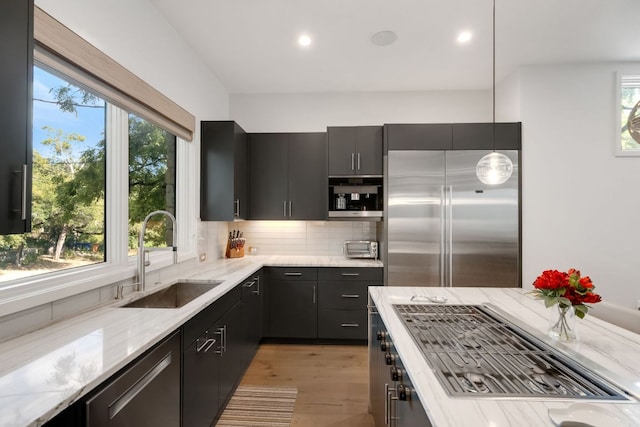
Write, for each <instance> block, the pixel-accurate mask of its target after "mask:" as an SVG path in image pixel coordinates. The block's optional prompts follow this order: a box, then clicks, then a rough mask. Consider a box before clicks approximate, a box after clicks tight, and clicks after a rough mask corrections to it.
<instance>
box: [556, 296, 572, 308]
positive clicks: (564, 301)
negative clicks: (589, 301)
mask: <svg viewBox="0 0 640 427" xmlns="http://www.w3.org/2000/svg"><path fill="white" fill-rule="evenodd" d="M558 303H560V304H561V305H564V306H566V307H571V301H569V299H568V298H565V297H558Z"/></svg>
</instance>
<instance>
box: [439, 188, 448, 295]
mask: <svg viewBox="0 0 640 427" xmlns="http://www.w3.org/2000/svg"><path fill="white" fill-rule="evenodd" d="M446 194H447V190H446V189H445V187H444V185H442V186H440V287H441V288H443V287H444V286H445V285H444V284H445V272H446V270H445V268H446V257H447V252H446V244H445V236H446V229H445V227H446V222H445V220H444V219H445V215H446V206H445V201H446Z"/></svg>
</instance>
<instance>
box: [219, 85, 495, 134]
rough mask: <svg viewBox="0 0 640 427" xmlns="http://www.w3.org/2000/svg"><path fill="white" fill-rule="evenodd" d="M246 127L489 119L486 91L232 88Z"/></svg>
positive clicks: (310, 128) (234, 113)
mask: <svg viewBox="0 0 640 427" xmlns="http://www.w3.org/2000/svg"><path fill="white" fill-rule="evenodd" d="M229 105H230V107H229V108H230V115H231V117H233V119H234V120H235V121H237V122H238V123H239V124H240V126H242V127H243V128H244V130H246V131H247V132H284V131H286V132H324V131H325V130H326V128H327V126H364V125H382V124H384V123H452V122H486V121H490V120H491V92H490V91H431V92H350V93H302V94H259V95H251V94H231V96H230V100H229Z"/></svg>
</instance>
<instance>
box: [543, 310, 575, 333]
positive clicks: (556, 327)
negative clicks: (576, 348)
mask: <svg viewBox="0 0 640 427" xmlns="http://www.w3.org/2000/svg"><path fill="white" fill-rule="evenodd" d="M549 313H550V316H549V331H548V334H549V336H550V337H551V338H553V339H554V340H558V341H576V340H577V339H578V334H577V333H576V315H575V313H574V310H573V307H572V306H568V307H567V306H561V305H560V304H557V305H555V306H553V307H551V309H550V310H549Z"/></svg>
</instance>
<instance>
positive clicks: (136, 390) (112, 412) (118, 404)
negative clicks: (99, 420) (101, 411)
mask: <svg viewBox="0 0 640 427" xmlns="http://www.w3.org/2000/svg"><path fill="white" fill-rule="evenodd" d="M169 365H171V353H169V354H167V355H166V356H165V357H164V358H163V359H162V360H161V361H160V362H158V363H157V364H156V366H154V367H153V368H151V370H149V371H148V372H147V373H146V374H144V376H143V377H142V378H140V379H139V380H138V381H137V382H136V383H135V384H134V385H133V387H131V388H130V389H129V390H127V392H126V393H125V394H123V395H122V396H121V397H120V398H119V399H118V400H116V401H115V402H113V404H112V405H111V406H109V419H110V420H112V419H113V418H115V416H116V415H118V413H119V412H120V411H122V410H123V409H124V408H125V407H126V406H127V405H128V404H129V403H130V402H131V401H132V400H133V399H135V397H136V396H137V395H138V394H140V392H141V391H142V390H144V388H145V387H146V386H148V385H149V383H151V381H153V380H154V379H155V378H156V377H157V376H158V375H160V374H161V373H162V371H164V370H165V369H166V368H167V366H169Z"/></svg>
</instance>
